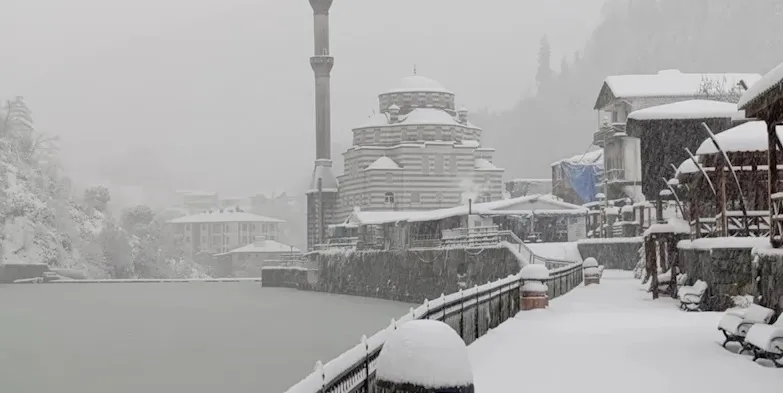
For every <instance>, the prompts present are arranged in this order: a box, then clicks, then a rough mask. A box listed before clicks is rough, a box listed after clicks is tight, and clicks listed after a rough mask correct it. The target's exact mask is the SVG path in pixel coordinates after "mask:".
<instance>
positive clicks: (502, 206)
mask: <svg viewBox="0 0 783 393" xmlns="http://www.w3.org/2000/svg"><path fill="white" fill-rule="evenodd" d="M537 202H538V203H540V204H544V205H546V206H545V208H544V209H538V208H537V205H535V203H537ZM525 204H529V205H531V206H530V207H526V206H524V205H525ZM539 206H540V205H539ZM558 211H559V212H563V213H565V214H567V213H574V214H586V213H587V209H586V208H584V207H582V206H579V205H574V204H570V203H567V202H563V201H559V200H557V199H555V198H554V197H553V196H551V195H527V196H522V197H518V198H511V199H503V200H499V201H492V202H484V203H475V204H473V205H472V207H470V209H469V207H468V205H459V206H454V207H450V208H446V209H437V210H429V211H362V210H359V211H354V212H353V213H351V215H350V216H349V217H348V218H347V219H346V220H345V222H346V223H356V224H364V225H379V224H390V223H394V222H400V221H407V222H424V221H437V220H443V219H445V218H449V217H456V216H464V215H467V214H468V213H473V214H484V215H491V214H512V215H517V214H525V213H532V212H535V213H536V214H538V213H539V212H543V213H546V214H554V213H556V212H558Z"/></svg>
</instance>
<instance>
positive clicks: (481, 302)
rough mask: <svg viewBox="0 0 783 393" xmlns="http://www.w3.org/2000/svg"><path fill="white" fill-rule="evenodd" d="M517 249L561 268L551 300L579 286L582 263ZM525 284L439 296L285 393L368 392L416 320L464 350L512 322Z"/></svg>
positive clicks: (513, 280) (500, 283)
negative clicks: (390, 348) (443, 329)
mask: <svg viewBox="0 0 783 393" xmlns="http://www.w3.org/2000/svg"><path fill="white" fill-rule="evenodd" d="M512 235H513V233H512ZM514 236H515V235H514ZM509 237H510V236H509ZM512 239H513V238H512ZM517 240H519V238H518V237H517ZM520 244H522V245H523V247H525V248H526V249H527V250H528V251H530V253H531V255H532V259H533V260H536V259H540V260H542V261H548V262H549V263H562V264H564V265H563V266H560V267H558V268H554V269H551V270H550V272H549V279H548V280H546V281H545V283H546V284H547V287H548V296H549V298H550V299H555V298H557V297H559V296H562V295H564V294H566V293H568V292H570V291H571V290H572V289H574V288H576V287H577V286H579V284H581V283H582V280H583V276H582V262H570V263H568V262H566V261H558V260H554V259H548V258H543V257H540V256H537V255H535V254H534V253H533V252H532V250H530V248H529V247H527V246H526V245H524V243H521V242H520ZM523 281H524V280H523V279H522V277H521V274H519V273H517V274H515V275H510V276H508V277H506V278H502V279H500V280H497V281H494V282H491V283H487V284H485V285H481V286H475V287H473V288H471V289H467V290H460V291H459V292H456V293H452V294H450V295H446V296H444V295H441V297H440V298H439V299H435V300H431V301H427V300H425V301H424V303H423V304H422V305H420V306H419V307H417V308H416V309H411V311H410V312H409V313H408V314H406V315H404V316H402V317H401V318H400V319H399V320H398V321H395V320H392V323H391V325H390V326H389V327H388V328H387V329H384V330H381V331H379V332H377V333H376V334H374V335H373V336H371V337H369V338H365V337H362V342H361V343H360V344H359V345H356V346H355V347H353V348H351V349H349V350H348V351H346V352H344V353H343V354H342V355H340V356H338V357H337V358H335V359H333V360H332V361H330V362H329V363H326V364H325V365H322V364H321V363H320V362H319V363H317V365H316V370H315V371H314V372H312V373H311V374H310V375H308V376H307V377H305V378H304V379H303V380H302V381H300V382H299V383H297V384H296V385H294V386H292V387H291V388H289V389H288V390H287V391H286V393H338V392H340V393H359V392H369V391H370V385H371V384H372V381H373V380H374V378H375V366H376V360H377V358H378V356H379V355H380V352H381V349H382V348H383V343H384V342H385V341H386V337H387V336H388V334H389V333H390V332H391V331H393V330H395V329H396V328H397V326H398V325H400V324H402V323H405V322H408V321H411V320H417V319H431V320H438V321H442V322H444V323H447V324H448V325H450V326H451V327H452V328H453V329H454V330H455V331H456V332H457V333H458V334H459V335H460V337H462V339H463V340H464V341H465V343H466V344H470V343H472V342H473V341H475V340H476V339H478V338H479V337H481V336H482V335H484V334H486V333H487V331H489V330H490V329H492V328H495V327H497V326H498V325H500V324H501V323H503V322H505V321H506V320H508V319H509V318H513V316H514V315H515V314H516V312H517V311H518V310H519V296H520V293H519V289H520V288H521V286H522V284H524V282H523Z"/></svg>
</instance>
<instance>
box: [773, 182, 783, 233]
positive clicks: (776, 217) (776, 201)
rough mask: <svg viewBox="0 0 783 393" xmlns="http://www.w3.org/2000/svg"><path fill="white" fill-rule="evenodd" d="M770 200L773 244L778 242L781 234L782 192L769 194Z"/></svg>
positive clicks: (782, 223)
mask: <svg viewBox="0 0 783 393" xmlns="http://www.w3.org/2000/svg"><path fill="white" fill-rule="evenodd" d="M770 199H771V200H772V222H771V223H770V224H772V226H774V228H770V229H772V230H774V238H773V239H772V241H773V242H772V243H773V246H776V245H778V244H780V242H781V234H783V192H776V193H774V194H772V195H770Z"/></svg>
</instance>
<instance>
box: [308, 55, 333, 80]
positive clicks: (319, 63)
mask: <svg viewBox="0 0 783 393" xmlns="http://www.w3.org/2000/svg"><path fill="white" fill-rule="evenodd" d="M310 66H311V67H313V71H315V73H316V75H318V76H329V73H331V72H332V67H334V57H332V56H313V57H311V58H310Z"/></svg>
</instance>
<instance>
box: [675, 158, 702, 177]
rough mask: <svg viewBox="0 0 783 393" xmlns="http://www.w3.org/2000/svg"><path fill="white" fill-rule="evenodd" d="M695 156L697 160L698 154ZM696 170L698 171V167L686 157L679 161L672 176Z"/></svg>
mask: <svg viewBox="0 0 783 393" xmlns="http://www.w3.org/2000/svg"><path fill="white" fill-rule="evenodd" d="M695 157H696V159H697V160H698V159H699V156H695ZM696 172H699V167H697V166H696V163H695V162H693V160H692V159H691V158H688V159H686V160H685V161H683V162H681V163H680V166H678V167H677V173H675V174H674V176H675V177H677V176H680V175H681V174H683V173H696Z"/></svg>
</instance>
